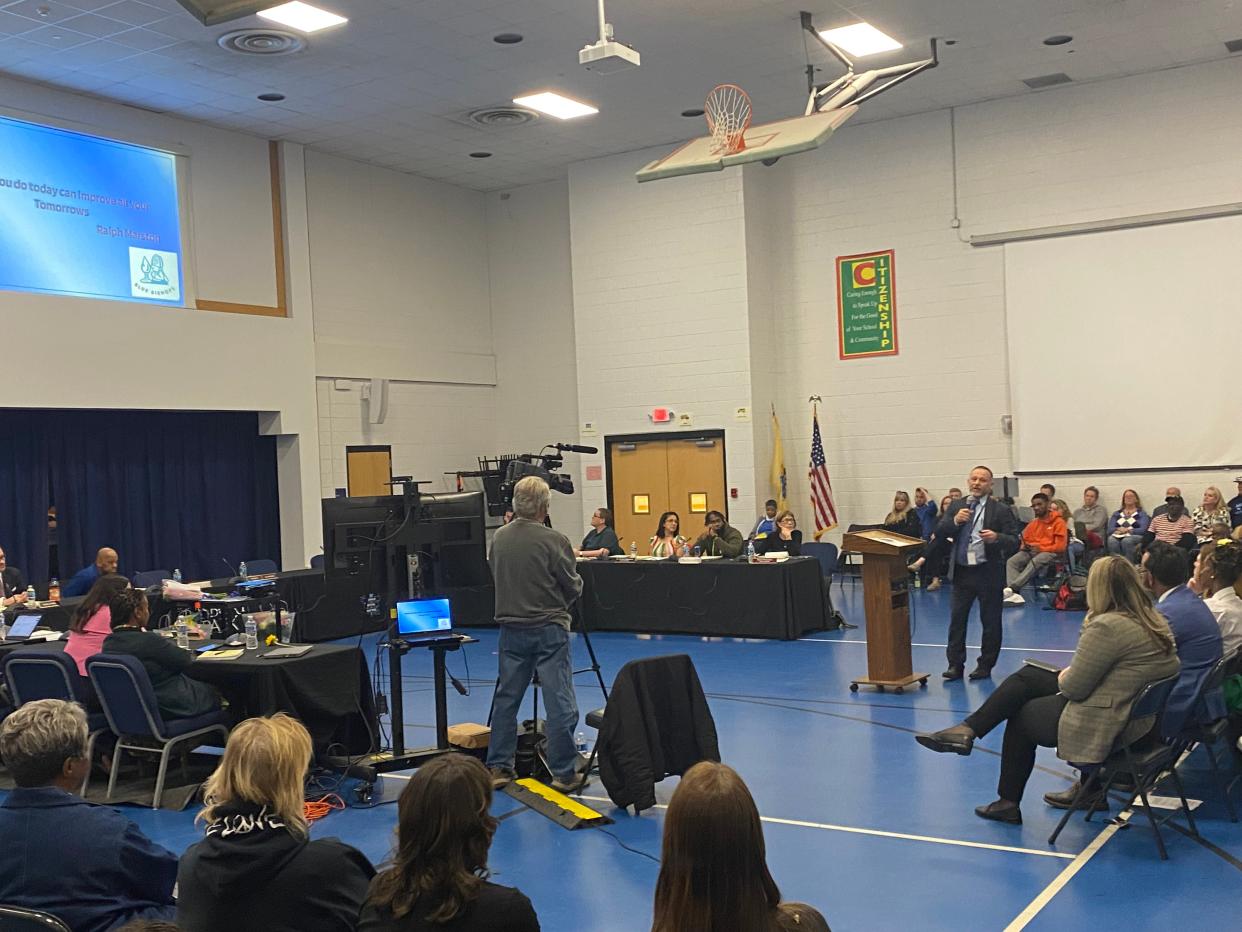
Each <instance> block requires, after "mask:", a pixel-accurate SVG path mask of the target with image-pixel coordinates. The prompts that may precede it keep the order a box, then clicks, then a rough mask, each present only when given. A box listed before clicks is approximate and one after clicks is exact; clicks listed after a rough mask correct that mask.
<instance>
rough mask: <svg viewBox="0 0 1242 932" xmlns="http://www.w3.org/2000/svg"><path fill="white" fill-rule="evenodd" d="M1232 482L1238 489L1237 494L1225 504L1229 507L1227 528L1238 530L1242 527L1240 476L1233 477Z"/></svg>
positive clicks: (1241, 478) (1241, 480)
mask: <svg viewBox="0 0 1242 932" xmlns="http://www.w3.org/2000/svg"><path fill="white" fill-rule="evenodd" d="M1233 481H1234V483H1235V484H1236V485H1237V487H1238V494H1237V495H1235V496H1234V497H1233V498H1231V499H1229V501H1227V502H1225V504H1226V505H1228V506H1229V526H1230V527H1233V528H1240V527H1242V476H1235V477H1234V480H1233Z"/></svg>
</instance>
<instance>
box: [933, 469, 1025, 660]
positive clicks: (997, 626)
mask: <svg viewBox="0 0 1242 932" xmlns="http://www.w3.org/2000/svg"><path fill="white" fill-rule="evenodd" d="M966 482H967V494H966V496H965V497H963V498H960V499H957V500H956V501H954V502H952V503H951V504H950V505H949V508H948V510H947V511H946V512H945V513H944V515H942V516H941V519H940V524H939V525H937V527H936V536H937V537H938V538H940V539H945V538H949V537H951V538H953V554H952V557H951V559H950V560H949V579H951V580H952V581H953V599H952V603H951V608H950V610H949V645H948V649H947V651H946V652H945V653H946V654H947V656H948V658H949V668H948V669H947V670H945V671H944V673H943V674H942V675H943V676H944V678H945V679H946V680H960V679H961V678H962V673H963V671H964V670H965V668H966V622H967V620H968V619H969V618H970V607H971V606H972V605H973V604H974V603H975V601H976V600H977V601H978V602H979V621H980V622H981V623H982V625H983V645H982V650H981V651H980V653H979V662H978V665H977V666H976V667H975V669H974V671H973V672H972V673H971V674H970V678H971V679H972V680H982V679H987V678H988V677H990V676H991V675H992V667H994V666H995V665H996V660H997V658H998V657H999V656H1000V649H1001V608H1002V600H1003V599H1004V593H1005V561H1006V560H1008V559H1009V557H1010V555H1011V554H1013V553H1014V552H1015V551H1016V550H1017V549H1018V533H1019V529H1018V522H1017V520H1016V519H1015V518H1014V516H1013V511H1012V510H1010V509H1009V507H1008V506H1006V505H1004V504H1002V503H1001V502H998V501H997V500H996V499H994V498H992V470H990V469H989V468H988V467H986V466H976V467H975V468H974V469H972V470H971V471H970V477H969V478H968V479H967V480H966Z"/></svg>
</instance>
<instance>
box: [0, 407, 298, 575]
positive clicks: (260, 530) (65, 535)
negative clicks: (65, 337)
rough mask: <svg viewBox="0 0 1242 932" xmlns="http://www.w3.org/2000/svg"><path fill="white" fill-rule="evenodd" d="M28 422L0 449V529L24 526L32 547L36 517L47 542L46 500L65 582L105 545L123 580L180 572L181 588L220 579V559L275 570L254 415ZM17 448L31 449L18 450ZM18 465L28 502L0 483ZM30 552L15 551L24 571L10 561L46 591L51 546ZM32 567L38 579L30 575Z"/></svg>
mask: <svg viewBox="0 0 1242 932" xmlns="http://www.w3.org/2000/svg"><path fill="white" fill-rule="evenodd" d="M11 414H12V412H6V413H5V414H4V415H3V416H4V417H5V419H6V420H7V419H8V417H9V416H10V415H11ZM30 415H33V417H32V419H31V421H30V425H31V430H30V432H29V433H27V434H24V439H26V438H28V439H26V442H25V443H23V444H22V445H20V446H18V445H13V444H7V445H6V449H5V450H4V452H0V483H3V490H4V491H2V492H0V522H3V524H0V527H4V528H5V530H4V532H3V533H6V534H8V533H10V532H9V531H8V528H10V527H12V528H14V529H17V528H24V529H25V530H24V533H25V534H26V535H28V536H29V537H31V538H34V536H35V535H36V534H37V532H38V530H39V529H38V527H37V521H36V513H37V516H38V517H39V518H40V519H41V520H42V521H43V530H42V534H43V538H42V540H43V541H46V534H47V531H46V509H47V502H48V492H49V491H50V492H51V500H52V501H54V502H55V504H56V507H57V517H58V525H59V527H58V532H57V543H58V550H59V562H60V577H61V579H62V580H64V579H67V578H68V577H69V576H71V575H73V574H74V573H75V572H77V571H78V570H79V569H81V568H82V567H84V566H86V565H87V564H89V563H91V562H93V561H94V559H95V552H96V550H98V549H99V548H100V547H113V548H115V549H116V551H117V552H118V553H119V554H120V571H121V572H122V573H123V574H125V575H127V576H132V575H133V574H134V573H136V572H140V571H143V570H149V569H161V568H162V569H167V570H172V569H173V568H175V567H180V568H181V571H182V574H183V575H184V576H185V578H186V579H203V578H209V577H217V576H222V575H225V574H226V573H227V570H225V566H224V564H225V562H226V561H227V562H228V563H229V564H231V565H233V566H236V565H237V564H238V562H240V561H241V560H254V559H257V558H267V559H271V560H275V561H276V562H277V564H278V565H279V563H280V518H279V499H278V492H277V481H276V440H275V438H274V437H261V436H259V433H258V416H257V415H256V414H254V413H245V412H148V411H64V410H57V411H40V412H17V416H19V417H26V416H30ZM9 436H14V434H9ZM23 447H28V448H29V449H26V450H25V451H24V452H22V449H23ZM40 455H41V456H42V460H40V459H39V456H40ZM20 456H24V457H27V458H28V459H27V460H26V461H25V465H27V466H29V468H30V469H31V470H32V475H31V476H28V477H26V478H25V479H24V480H22V481H25V482H26V483H27V485H28V486H29V489H30V491H29V497H28V498H27V497H23V496H22V495H21V493H20V492H19V494H18V495H17V496H14V495H13V493H12V492H11V491H10V488H11V484H10V482H8V481H7V479H6V473H5V470H6V468H12V466H11V465H10V464H11V463H12V461H13V458H15V457H20ZM19 471H23V472H24V470H19ZM38 477H42V486H39V484H38V483H39V479H38ZM49 482H50V489H49ZM17 487H18V488H19V489H20V488H21V482H20V481H19V483H18V486H17ZM40 492H41V497H40ZM6 495H7V496H8V499H7V501H6V498H5V496H6ZM15 497H16V498H17V499H18V502H19V504H18V505H17V506H16V509H15V511H16V513H15V515H14V516H13V518H12V519H11V520H12V523H10V517H9V512H7V511H6V510H5V508H6V507H13V499H14V498H15ZM40 502H41V503H42V504H39V503H40ZM23 509H24V511H23ZM26 511H28V512H29V514H26V513H25V512H26ZM12 533H14V534H18V532H17V531H16V530H14V531H13V532H12ZM14 540H15V541H22V540H23V538H22V537H20V536H15V537H14ZM3 543H4V545H5V546H6V548H7V547H8V546H9V544H8V541H7V540H4V541H3ZM33 545H34V548H33V549H34V550H35V551H37V552H35V553H31V554H30V555H29V556H28V555H27V554H26V552H25V551H24V550H22V549H21V548H19V547H17V546H14V555H16V553H17V552H21V555H22V558H23V559H26V560H27V562H28V563H29V564H30V568H29V569H28V568H27V566H25V565H23V564H21V563H18V562H17V561H16V560H12V562H13V563H14V565H17V566H21V567H22V569H24V570H27V575H28V577H30V578H32V579H36V580H39V581H40V582H41V581H42V580H44V579H46V578H47V548H46V544H45V543H44V544H43V546H42V548H41V549H40V547H39V541H38V540H33ZM40 553H41V554H42V563H41V564H40V563H39V562H38V558H39V554H40ZM39 565H41V566H42V567H43V571H42V573H41V574H39V573H36V572H35V567H37V566H39ZM36 585H39V583H38V582H36Z"/></svg>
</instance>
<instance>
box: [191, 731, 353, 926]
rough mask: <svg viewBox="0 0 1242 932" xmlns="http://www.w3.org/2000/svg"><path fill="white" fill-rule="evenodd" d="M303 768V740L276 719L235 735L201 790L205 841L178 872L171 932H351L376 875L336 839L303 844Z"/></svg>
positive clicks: (306, 751) (306, 738) (306, 755)
mask: <svg viewBox="0 0 1242 932" xmlns="http://www.w3.org/2000/svg"><path fill="white" fill-rule="evenodd" d="M310 760H311V739H310V734H309V733H308V732H307V730H306V728H305V727H304V726H303V725H302V723H301V722H299V721H298V720H297V719H295V718H290V717H289V716H287V715H285V714H284V713H283V712H278V713H277V714H276V715H273V716H272V717H270V718H248V719H246V720H245V721H244V722H242V723H241V724H240V725H238V726H237V727H236V728H234V729H233V733H232V734H231V735H229V740H228V744H226V745H225V747H224V756H223V757H221V758H220V765H219V766H218V767H217V768H216V770H215V772H214V773H213V774H212V775H211V776H210V777H209V778H208V780H207V783H206V785H205V786H204V788H203V799H204V801H205V803H206V805H205V807H204V808H203V811H202V812H200V813H199V814H198V818H197V820H196V821H199V820H201V821H202V822H203V823H204V824H205V825H206V826H207V828H206V832H205V837H204V838H203V840H202V841H199V842H195V843H194V844H192V845H190V847H189V848H187V849H186V851H185V853H184V854H183V855H181V864H180V866H179V868H178V870H177V924H178V925H179V926H180V927H181V928H182V929H185V930H186V932H220V930H228V929H238V930H241V929H256V930H257V929H263V930H264V932H337V930H342V929H353V928H354V927H355V925H356V923H357V917H358V911H359V910H360V909H361V908H362V903H363V900H364V899H365V898H366V893H367V885H368V884H369V883H370V882H371V878H372V877H374V876H375V868H373V867H372V866H371V862H370V861H368V860H367V858H366V856H365V855H364V854H363V853H362V852H360V851H358V850H357V849H355V848H353V847H351V846H349V845H347V844H344V843H343V842H341V841H339V840H337V839H335V838H318V839H315V840H314V841H311V840H310V839H309V837H308V835H309V830H308V827H307V823H306V811H305V806H304V803H303V795H304V789H305V783H306V770H307V767H308V766H309V764H310Z"/></svg>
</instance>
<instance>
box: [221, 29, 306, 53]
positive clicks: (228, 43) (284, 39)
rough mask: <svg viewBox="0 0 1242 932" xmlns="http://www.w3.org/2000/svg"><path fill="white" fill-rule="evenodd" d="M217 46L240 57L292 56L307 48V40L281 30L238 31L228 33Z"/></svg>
mask: <svg viewBox="0 0 1242 932" xmlns="http://www.w3.org/2000/svg"><path fill="white" fill-rule="evenodd" d="M216 44H217V45H218V46H220V48H222V49H227V50H228V51H230V52H237V53H238V54H240V55H292V54H293V53H295V52H300V51H302V49H304V48H306V40H305V39H303V38H302V37H301V36H297V35H294V34H293V33H291V32H284V31H282V30H280V29H236V30H234V31H233V32H226V33H225V34H224V35H222V36H221V37H220V38H219V39H217V40H216Z"/></svg>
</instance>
